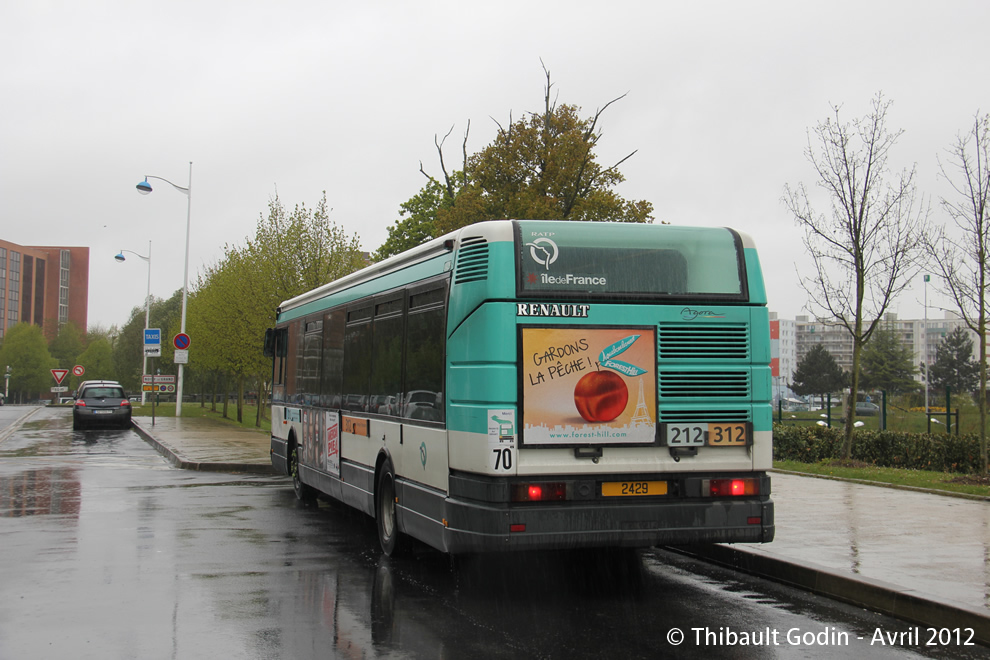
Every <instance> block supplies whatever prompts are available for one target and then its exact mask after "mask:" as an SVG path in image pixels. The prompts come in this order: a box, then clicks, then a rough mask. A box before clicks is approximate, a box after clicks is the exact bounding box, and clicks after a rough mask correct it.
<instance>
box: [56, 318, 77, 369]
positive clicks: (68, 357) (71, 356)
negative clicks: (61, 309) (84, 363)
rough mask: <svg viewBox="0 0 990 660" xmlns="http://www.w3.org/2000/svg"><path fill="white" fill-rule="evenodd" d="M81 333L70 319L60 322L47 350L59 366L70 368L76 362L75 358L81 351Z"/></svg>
mask: <svg viewBox="0 0 990 660" xmlns="http://www.w3.org/2000/svg"><path fill="white" fill-rule="evenodd" d="M84 348H85V346H84V345H83V333H82V331H81V330H80V329H79V327H78V326H77V325H76V324H75V323H74V322H72V321H68V322H67V323H64V324H62V327H61V328H59V330H58V334H57V335H55V338H54V339H53V340H52V342H51V344H49V345H48V350H49V352H50V353H51V354H52V357H53V358H55V361H56V362H57V363H58V366H59V367H62V368H63V369H71V368H72V367H74V366H75V365H76V364H77V362H76V359H77V357H78V356H79V354H80V353H82V352H83V349H84Z"/></svg>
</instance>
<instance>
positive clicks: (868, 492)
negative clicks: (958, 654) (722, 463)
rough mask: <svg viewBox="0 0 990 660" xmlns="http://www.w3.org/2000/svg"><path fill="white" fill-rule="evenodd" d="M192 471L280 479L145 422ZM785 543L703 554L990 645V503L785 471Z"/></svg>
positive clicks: (778, 511) (196, 421)
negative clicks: (966, 633) (972, 634)
mask: <svg viewBox="0 0 990 660" xmlns="http://www.w3.org/2000/svg"><path fill="white" fill-rule="evenodd" d="M134 422H135V426H136V427H137V429H138V432H139V433H141V435H142V436H143V437H144V438H145V439H146V440H148V442H150V443H151V444H153V445H154V446H156V447H157V448H158V449H159V451H161V452H162V453H163V454H164V455H165V456H166V457H167V458H168V459H169V460H170V461H171V462H172V464H173V465H176V466H177V467H182V468H185V469H195V470H212V471H224V472H255V473H262V474H272V473H273V471H272V468H271V462H270V458H269V450H270V439H269V436H268V434H267V433H264V432H260V431H253V430H247V429H242V428H239V427H236V426H234V425H233V424H229V423H226V422H222V421H220V420H217V419H210V418H189V419H176V418H175V417H164V418H161V417H160V418H157V419H156V420H155V423H154V425H152V423H151V422H152V420H151V418H150V417H135V418H134ZM772 479H773V499H774V503H775V516H776V526H777V530H776V538H775V539H774V541H773V543H769V544H766V545H751V544H737V545H717V546H707V547H704V548H692V549H691V550H690V551H688V554H695V555H699V556H704V557H706V558H709V559H713V560H715V561H719V562H722V563H725V564H729V565H732V566H734V567H736V568H739V569H741V570H744V571H749V572H752V573H756V574H759V575H763V576H765V577H768V578H770V579H773V580H777V581H780V582H785V583H789V584H793V585H796V586H799V587H801V588H803V589H809V590H811V591H814V592H817V593H821V594H824V595H827V596H830V597H834V598H838V599H840V600H845V601H847V602H851V603H854V604H857V605H862V606H864V607H868V608H870V609H873V610H876V611H881V612H884V613H887V614H891V615H893V616H897V617H899V618H902V619H906V620H908V621H913V622H919V623H924V624H926V625H935V624H937V625H939V626H946V627H949V628H958V627H963V628H965V627H969V628H974V629H975V630H976V631H977V638H978V639H979V640H981V641H982V642H983V643H985V644H990V502H988V501H985V500H982V499H963V498H957V497H949V496H945V495H939V494H933V493H930V492H919V491H912V490H901V489H893V488H883V487H878V486H871V485H864V484H858V483H850V482H847V481H838V480H830V479H820V478H814V477H808V476H800V475H795V474H786V473H779V472H775V473H773V475H772Z"/></svg>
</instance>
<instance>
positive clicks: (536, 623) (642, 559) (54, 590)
mask: <svg viewBox="0 0 990 660" xmlns="http://www.w3.org/2000/svg"><path fill="white" fill-rule="evenodd" d="M3 419H5V418H2V417H0V424H2V423H3ZM0 433H2V431H0ZM0 437H3V439H2V441H0V585H2V591H0V593H2V596H3V597H2V598H0V658H35V657H51V658H58V657H71V658H101V659H103V658H124V657H128V658H132V657H133V658H201V657H210V658H216V657H222V658H252V659H253V658H328V657H329V658H334V657H340V658H474V657H479V658H480V657H484V658H622V659H623V660H625V659H627V658H662V657H697V658H701V657H705V658H708V657H739V658H752V657H764V658H772V657H806V658H816V657H818V658H833V657H845V656H856V657H914V656H925V657H971V658H977V657H986V649H983V648H980V647H969V648H959V647H950V648H945V647H940V648H934V649H933V648H926V647H925V646H924V645H923V643H924V641H925V640H924V639H922V640H921V643H920V644H912V643H908V642H910V639H909V638H905V637H904V636H903V635H904V634H905V633H908V632H909V631H910V630H911V628H912V627H911V626H908V625H906V624H903V623H900V622H897V621H894V620H892V619H888V618H885V617H880V616H876V615H873V614H870V613H868V612H863V611H862V610H858V609H856V608H851V607H847V606H844V605H841V604H836V603H833V602H830V601H827V600H824V599H820V598H817V597H814V596H810V595H807V594H804V593H801V592H796V591H794V590H791V589H788V588H786V587H781V586H778V585H773V584H770V583H767V582H764V581H761V580H758V579H752V578H749V577H746V576H742V575H739V574H736V573H732V572H729V571H725V570H723V569H719V568H714V567H711V566H708V565H706V564H701V563H697V562H695V561H693V560H690V559H686V558H683V557H680V556H678V555H675V554H672V553H668V552H664V551H660V550H654V551H647V552H609V553H593V552H583V553H538V554H515V555H506V556H482V557H465V558H457V559H454V560H452V559H451V558H449V557H446V556H443V555H440V554H438V553H436V552H433V551H431V550H428V549H426V548H422V547H417V548H415V549H414V551H413V552H412V553H411V555H410V556H408V557H404V558H399V559H391V560H390V559H386V558H383V557H382V556H381V555H380V552H379V550H378V542H377V536H376V533H375V528H374V526H373V524H372V523H371V521H370V519H368V518H367V517H366V516H364V515H363V514H359V513H356V512H353V511H351V510H349V509H346V508H342V507H337V506H330V505H327V504H320V505H319V506H309V507H307V506H302V505H299V504H297V503H296V500H295V498H294V496H293V494H292V489H291V487H290V484H289V483H287V482H286V481H285V480H283V479H280V478H276V477H264V476H244V475H232V474H210V473H202V472H187V471H182V470H177V469H173V468H171V467H169V466H168V464H167V463H166V462H165V461H164V460H163V459H162V458H161V457H160V456H159V455H158V454H157V453H156V452H155V451H154V450H152V449H151V448H150V447H148V446H147V445H146V444H145V443H144V442H142V441H141V439H140V438H139V437H138V436H137V435H136V434H134V433H132V432H130V431H107V432H86V433H82V432H73V431H71V421H70V418H69V415H68V412H67V411H65V410H58V409H44V410H40V411H38V412H37V413H36V414H35V415H34V416H32V417H31V418H30V419H29V420H28V421H27V422H26V423H25V424H24V425H23V427H22V428H20V429H19V430H17V431H16V432H13V433H10V434H7V435H6V436H0ZM675 629H678V630H679V631H680V632H681V633H683V634H684V639H683V640H682V641H680V642H679V643H675V642H677V641H678V640H677V638H676V634H674V633H673V631H674V630H675ZM877 630H882V631H885V632H890V633H894V634H901V637H900V639H901V641H902V643H901V644H899V645H895V646H890V645H878V644H876V643H875V642H874V643H873V644H871V640H872V639H873V636H874V635H875V631H877ZM792 631H797V633H793V632H792ZM730 633H731V634H735V635H736V637H735V638H732V637H731V635H730ZM743 633H745V634H746V635H747V638H746V639H747V640H748V643H747V644H745V645H742V644H740V643H739V635H740V634H743ZM774 633H775V635H774ZM789 633H791V634H796V635H797V637H793V638H791V639H789V638H788V634H789ZM757 634H759V635H760V637H759V638H757V637H756V636H757ZM806 634H810V635H811V637H802V635H806ZM672 635H673V636H672ZM709 635H710V636H709ZM720 635H721V637H720ZM774 637H776V640H775V639H774ZM860 637H862V638H863V639H859V638H860ZM792 641H796V642H797V643H792ZM730 642H732V643H730Z"/></svg>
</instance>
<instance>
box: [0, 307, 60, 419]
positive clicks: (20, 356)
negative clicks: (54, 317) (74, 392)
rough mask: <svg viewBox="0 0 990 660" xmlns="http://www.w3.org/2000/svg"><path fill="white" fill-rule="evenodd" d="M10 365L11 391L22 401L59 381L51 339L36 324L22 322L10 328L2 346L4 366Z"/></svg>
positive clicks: (0, 364)
mask: <svg viewBox="0 0 990 660" xmlns="http://www.w3.org/2000/svg"><path fill="white" fill-rule="evenodd" d="M8 366H9V367H10V369H11V371H10V391H11V394H12V395H16V397H17V399H18V400H19V401H25V400H27V399H29V398H30V397H31V395H36V394H39V393H41V392H48V391H49V388H50V387H51V386H53V385H54V384H55V381H54V380H52V373H51V370H52V369H54V368H56V367H57V366H58V364H57V363H56V362H55V359H54V358H53V357H52V356H51V354H50V353H49V352H48V342H46V341H45V336H44V335H43V334H42V332H41V328H39V327H38V326H36V325H34V324H33V323H18V324H16V325H14V326H12V327H10V328H7V334H6V335H5V336H4V338H3V345H2V346H0V369H4V370H6V368H7V367H8Z"/></svg>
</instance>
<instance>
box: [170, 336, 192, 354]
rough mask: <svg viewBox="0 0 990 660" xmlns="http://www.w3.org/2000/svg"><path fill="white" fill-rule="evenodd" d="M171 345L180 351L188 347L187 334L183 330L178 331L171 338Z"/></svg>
mask: <svg viewBox="0 0 990 660" xmlns="http://www.w3.org/2000/svg"><path fill="white" fill-rule="evenodd" d="M172 345H173V346H175V347H176V348H177V349H179V350H180V351H181V350H185V349H187V348H189V335H187V334H186V333H184V332H180V333H179V334H177V335H175V337H173V338H172Z"/></svg>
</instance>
